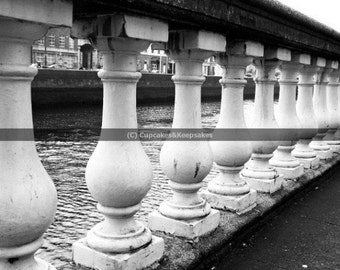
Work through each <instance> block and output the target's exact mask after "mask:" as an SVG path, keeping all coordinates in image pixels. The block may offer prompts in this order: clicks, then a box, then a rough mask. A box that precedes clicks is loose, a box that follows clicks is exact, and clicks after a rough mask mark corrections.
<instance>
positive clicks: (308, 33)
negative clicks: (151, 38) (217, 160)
mask: <svg viewBox="0 0 340 270" xmlns="http://www.w3.org/2000/svg"><path fill="white" fill-rule="evenodd" d="M73 3H74V17H75V19H79V18H86V17H93V16H96V15H102V14H109V13H113V12H117V11H124V12H130V13H133V14H139V15H144V16H150V17H154V18H158V19H162V20H165V21H167V22H168V23H169V25H170V29H178V28H198V29H206V30H210V31H213V32H218V33H222V34H225V35H226V36H227V37H228V38H236V39H238V38H240V39H244V38H246V39H248V40H254V41H259V42H262V43H263V44H266V45H273V46H275V47H278V46H282V47H286V48H288V49H292V50H296V51H301V52H304V53H306V52H308V53H310V54H312V55H316V56H323V57H326V58H332V59H340V33H338V32H336V31H335V30H333V29H331V28H329V27H327V26H325V25H323V24H321V23H319V22H317V21H315V20H313V19H311V18H309V17H307V16H305V15H303V14H302V13H300V12H298V11H295V10H293V9H291V8H289V7H287V6H285V5H283V4H281V3H280V2H278V1H274V0H185V1H184V0H115V1H112V0H101V1H97V0H73Z"/></svg>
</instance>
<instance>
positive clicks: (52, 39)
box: [48, 34, 55, 47]
mask: <svg viewBox="0 0 340 270" xmlns="http://www.w3.org/2000/svg"><path fill="white" fill-rule="evenodd" d="M48 46H50V47H55V35H54V34H49V35H48Z"/></svg>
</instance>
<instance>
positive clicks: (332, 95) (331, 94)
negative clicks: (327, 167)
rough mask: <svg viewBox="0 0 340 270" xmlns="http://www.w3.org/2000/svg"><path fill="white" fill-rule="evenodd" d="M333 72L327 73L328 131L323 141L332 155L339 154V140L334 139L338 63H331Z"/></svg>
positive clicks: (339, 116) (337, 122)
mask: <svg viewBox="0 0 340 270" xmlns="http://www.w3.org/2000/svg"><path fill="white" fill-rule="evenodd" d="M331 67H332V68H333V71H332V72H330V73H329V76H328V79H329V82H328V85H327V89H326V100H327V109H328V113H329V115H328V123H329V129H328V131H327V133H326V136H325V137H324V138H323V140H324V141H325V142H326V143H327V144H328V145H329V147H330V148H331V150H332V151H333V152H334V153H340V139H339V138H336V137H335V133H336V131H337V128H338V127H339V126H340V113H339V110H338V87H339V76H340V71H339V69H338V67H339V63H338V61H332V62H331Z"/></svg>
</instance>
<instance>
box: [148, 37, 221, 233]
mask: <svg viewBox="0 0 340 270" xmlns="http://www.w3.org/2000/svg"><path fill="white" fill-rule="evenodd" d="M169 40H170V41H169V44H168V49H169V50H168V54H169V56H170V57H171V59H173V60H174V61H175V63H176V71H175V75H174V76H173V77H172V80H173V81H174V83H175V91H176V93H175V94H176V96H175V112H174V120H173V125H172V127H173V128H183V129H186V128H192V129H200V128H202V124H201V86H202V83H203V82H204V80H205V78H204V76H203V75H202V64H203V61H204V59H206V58H208V57H210V56H211V55H212V54H213V52H215V51H217V52H224V51H225V45H226V41H225V37H224V36H222V35H218V34H214V33H210V32H205V31H190V30H183V31H174V32H172V33H171V36H170V39H169ZM160 162H161V166H162V168H163V170H164V172H165V174H166V175H167V177H168V178H169V180H170V181H169V184H170V187H171V188H172V189H173V192H174V195H173V196H172V197H171V198H169V199H167V200H166V201H164V202H163V203H162V204H161V205H160V207H159V210H158V211H156V212H154V213H152V214H151V215H150V218H149V226H150V228H151V229H152V230H157V231H164V232H167V233H170V234H173V235H177V236H182V237H186V238H196V237H199V236H202V235H205V234H208V233H209V232H211V231H213V230H214V229H215V228H216V227H217V226H218V223H219V216H220V215H219V212H218V211H216V210H213V209H211V208H210V205H209V204H208V203H207V202H206V201H205V200H204V199H202V198H201V197H200V196H199V195H198V193H197V192H198V190H199V189H200V188H201V187H202V180H203V179H204V178H205V177H206V176H207V175H208V173H209V171H210V169H211V166H212V162H213V157H212V153H211V149H210V146H209V143H208V142H207V141H166V142H165V143H164V145H163V147H162V151H161V155H160Z"/></svg>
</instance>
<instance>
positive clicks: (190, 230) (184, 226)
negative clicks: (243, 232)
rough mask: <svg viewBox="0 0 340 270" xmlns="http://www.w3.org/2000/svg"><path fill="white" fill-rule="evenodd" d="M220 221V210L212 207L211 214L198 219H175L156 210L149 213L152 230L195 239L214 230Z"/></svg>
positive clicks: (149, 225)
mask: <svg viewBox="0 0 340 270" xmlns="http://www.w3.org/2000/svg"><path fill="white" fill-rule="evenodd" d="M219 221H220V212H219V211H218V210H215V209H211V210H210V213H209V215H207V216H205V217H201V218H196V219H189V220H180V219H173V218H169V217H166V216H164V215H162V214H161V213H160V212H158V211H155V212H153V213H151V214H150V215H149V224H148V227H149V228H150V229H151V230H152V231H161V232H165V233H169V234H171V235H175V236H181V237H185V238H188V239H194V238H197V237H201V236H204V235H207V234H209V233H211V232H213V231H214V230H215V229H216V228H217V226H218V224H219Z"/></svg>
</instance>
